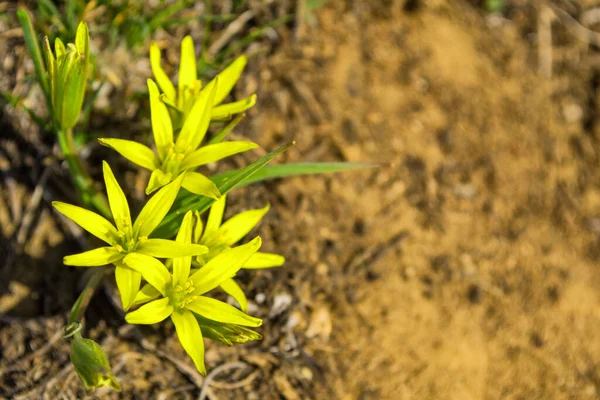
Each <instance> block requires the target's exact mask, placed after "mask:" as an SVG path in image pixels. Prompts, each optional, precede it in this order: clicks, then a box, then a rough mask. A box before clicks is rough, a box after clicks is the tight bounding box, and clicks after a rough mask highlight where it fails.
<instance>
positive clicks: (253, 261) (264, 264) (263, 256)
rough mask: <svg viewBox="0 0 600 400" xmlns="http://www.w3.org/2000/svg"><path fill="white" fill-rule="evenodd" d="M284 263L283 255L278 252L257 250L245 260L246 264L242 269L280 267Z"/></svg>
mask: <svg viewBox="0 0 600 400" xmlns="http://www.w3.org/2000/svg"><path fill="white" fill-rule="evenodd" d="M283 263H285V257H283V256H280V255H279V254H272V253H261V252H260V251H257V252H256V253H254V254H252V256H251V257H250V258H249V259H248V261H246V264H244V266H243V267H242V268H243V269H263V268H273V267H280V266H282V265H283Z"/></svg>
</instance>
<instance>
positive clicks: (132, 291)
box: [115, 262, 142, 311]
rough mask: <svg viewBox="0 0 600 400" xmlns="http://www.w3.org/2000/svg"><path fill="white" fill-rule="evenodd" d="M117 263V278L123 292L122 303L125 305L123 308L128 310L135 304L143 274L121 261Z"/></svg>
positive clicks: (120, 290)
mask: <svg viewBox="0 0 600 400" xmlns="http://www.w3.org/2000/svg"><path fill="white" fill-rule="evenodd" d="M115 265H116V268H115V279H116V281H117V288H118V289H119V293H120V294H121V304H122V305H123V310H125V311H127V310H129V307H131V305H132V304H133V301H134V300H135V296H136V295H137V292H138V291H139V290H140V282H141V281H142V275H141V274H140V273H139V272H136V271H134V270H132V269H131V268H129V267H126V266H125V265H124V264H121V262H118V263H117V264H115Z"/></svg>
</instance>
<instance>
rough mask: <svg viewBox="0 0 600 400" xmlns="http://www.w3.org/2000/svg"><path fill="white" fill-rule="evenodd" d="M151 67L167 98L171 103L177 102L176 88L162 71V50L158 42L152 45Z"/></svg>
mask: <svg viewBox="0 0 600 400" xmlns="http://www.w3.org/2000/svg"><path fill="white" fill-rule="evenodd" d="M150 67H151V68H152V74H153V75H154V78H155V79H156V82H158V86H160V90H162V91H163V93H164V94H165V95H166V96H167V98H168V99H169V100H171V101H173V102H174V101H175V96H176V94H175V87H174V86H173V84H172V83H171V80H170V79H169V77H168V76H167V74H166V73H165V71H164V70H163V69H162V67H161V65H160V49H159V48H158V45H157V44H156V42H154V41H152V43H150Z"/></svg>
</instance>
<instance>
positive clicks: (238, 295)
mask: <svg viewBox="0 0 600 400" xmlns="http://www.w3.org/2000/svg"><path fill="white" fill-rule="evenodd" d="M255 254H256V253H255ZM221 289H223V291H224V292H225V293H227V294H228V295H230V296H231V297H233V299H234V300H235V301H236V302H237V303H238V305H239V306H240V308H241V309H242V311H243V312H245V313H248V299H247V298H246V294H245V293H244V291H243V290H242V288H241V287H240V285H238V284H237V282H236V281H234V280H233V279H228V280H226V281H225V282H223V283H221Z"/></svg>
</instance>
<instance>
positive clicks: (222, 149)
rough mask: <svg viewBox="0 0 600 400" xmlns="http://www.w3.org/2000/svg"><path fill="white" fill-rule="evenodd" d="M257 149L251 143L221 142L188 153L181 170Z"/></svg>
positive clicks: (255, 145) (254, 144)
mask: <svg viewBox="0 0 600 400" xmlns="http://www.w3.org/2000/svg"><path fill="white" fill-rule="evenodd" d="M257 147H259V146H258V145H257V144H256V143H252V142H243V141H239V142H223V143H216V144H209V145H207V146H202V147H200V148H199V149H198V150H196V151H194V152H192V153H189V154H188V155H187V156H185V158H184V159H183V162H182V163H181V169H189V168H196V167H199V166H200V165H205V164H208V163H211V162H215V161H218V160H221V159H223V158H225V157H229V156H232V155H234V154H238V153H242V152H244V151H248V150H252V149H255V148H257Z"/></svg>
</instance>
